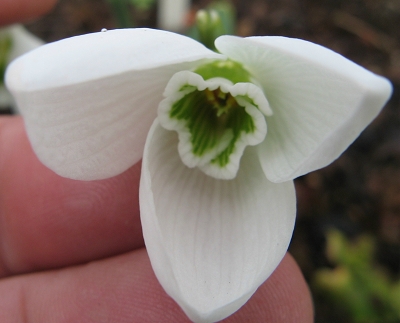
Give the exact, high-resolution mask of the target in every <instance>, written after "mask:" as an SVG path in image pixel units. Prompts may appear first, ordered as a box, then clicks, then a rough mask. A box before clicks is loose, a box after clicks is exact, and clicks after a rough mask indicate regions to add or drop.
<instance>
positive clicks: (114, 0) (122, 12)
mask: <svg viewBox="0 0 400 323" xmlns="http://www.w3.org/2000/svg"><path fill="white" fill-rule="evenodd" d="M107 2H108V3H109V4H110V6H111V10H112V12H113V15H114V17H115V19H116V21H117V23H118V27H120V28H129V27H133V26H134V25H135V23H134V21H133V18H132V15H131V13H130V2H129V1H127V0H107Z"/></svg>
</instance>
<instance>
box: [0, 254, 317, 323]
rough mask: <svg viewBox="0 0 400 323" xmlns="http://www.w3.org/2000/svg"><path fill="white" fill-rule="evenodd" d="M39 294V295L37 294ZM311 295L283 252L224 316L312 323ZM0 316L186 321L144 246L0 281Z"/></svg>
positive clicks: (234, 322) (84, 321)
mask: <svg viewBox="0 0 400 323" xmlns="http://www.w3.org/2000/svg"><path fill="white" fill-rule="evenodd" d="M38 296H40V297H38ZM312 317H313V314H312V305H311V298H310V294H309V291H308V288H307V285H306V284H305V282H304V278H303V276H302V275H301V273H300V271H299V269H298V267H297V265H296V263H295V262H294V260H293V259H292V258H291V257H290V256H286V257H285V258H284V260H283V261H282V263H281V264H280V265H279V267H278V268H277V269H276V271H275V272H274V273H273V274H272V276H271V277H270V278H269V279H268V280H267V281H266V282H265V283H264V284H263V285H262V286H261V287H260V288H259V289H258V291H257V292H256V293H255V294H254V296H253V297H252V298H251V299H250V300H249V302H248V303H247V304H246V305H244V306H243V307H242V308H241V309H240V310H239V311H238V312H237V313H235V314H233V315H232V316H231V317H229V318H228V319H226V320H224V321H223V322H226V323H239V322H252V323H261V322H268V323H278V322H279V323H282V322H296V323H311V322H312V320H313V318H312ZM0 321H1V322H40V323H50V322H58V323H64V322H80V323H89V322H130V323H136V322H137V323H139V322H140V323H147V322H149V323H150V322H152V323H153V322H163V323H169V322H171V323H172V322H173V323H183V322H185V323H187V322H190V321H189V320H188V319H187V318H186V316H185V315H184V314H183V312H182V311H181V310H180V309H179V308H178V306H177V305H176V303H175V302H174V301H173V300H172V299H171V298H169V297H168V296H167V295H166V294H165V292H164V291H163V290H162V288H161V286H160V285H159V284H158V282H157V280H156V278H155V276H154V274H153V271H152V270H151V267H150V262H149V259H148V257H147V254H146V252H145V250H144V249H141V250H137V251H135V252H132V253H129V254H126V255H123V256H119V257H115V258H111V259H108V260H103V261H99V262H95V263H91V264H88V265H86V266H81V267H76V268H70V269H65V270H61V271H54V272H47V273H40V274H34V275H29V276H26V277H16V278H11V279H8V280H6V281H4V282H2V283H0Z"/></svg>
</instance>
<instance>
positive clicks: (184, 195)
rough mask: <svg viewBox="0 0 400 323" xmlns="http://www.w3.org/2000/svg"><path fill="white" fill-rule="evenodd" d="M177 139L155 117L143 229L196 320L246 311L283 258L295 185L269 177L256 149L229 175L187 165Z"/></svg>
mask: <svg viewBox="0 0 400 323" xmlns="http://www.w3.org/2000/svg"><path fill="white" fill-rule="evenodd" d="M177 143H178V138H177V135H176V133H175V132H172V131H167V130H165V129H164V128H162V127H161V126H160V125H159V123H158V120H156V121H155V123H154V124H153V126H152V128H151V129H150V132H149V135H148V138H147V141H146V146H145V152H144V155H143V164H142V165H143V166H142V178H141V183H140V208H141V218H142V227H143V234H144V238H145V242H146V247H147V251H148V253H149V256H150V260H151V263H152V266H153V269H154V271H155V273H156V275H157V278H158V279H159V281H160V283H161V285H162V286H163V287H164V289H165V290H166V292H167V293H168V294H169V295H170V296H171V297H172V298H174V299H175V301H176V302H177V303H178V304H179V305H180V306H181V307H182V309H183V310H184V311H185V312H186V314H187V315H188V316H189V317H190V318H191V319H192V320H193V321H194V322H216V321H219V320H221V319H223V318H225V317H227V316H229V315H230V314H232V313H233V312H235V311H236V310H237V309H239V308H240V307H241V306H242V305H243V304H244V303H245V302H246V301H247V300H248V299H249V298H250V296H251V295H252V294H253V293H254V292H255V291H256V289H257V288H258V287H259V286H260V285H261V284H262V283H263V282H264V281H265V280H266V279H267V278H268V276H269V275H270V274H271V273H272V272H273V271H274V269H275V268H276V267H277V265H278V264H279V262H280V261H281V259H282V257H283V256H284V254H285V252H286V249H287V247H288V244H289V241H290V238H291V235H292V231H293V225H294V219H295V203H296V202H295V194H294V187H293V183H292V181H289V182H286V183H280V184H274V183H271V182H269V181H268V180H267V179H266V178H265V176H264V174H263V172H262V169H261V167H260V164H259V162H258V160H257V158H256V156H255V150H254V149H249V148H248V149H247V150H246V153H245V154H244V156H243V160H242V163H241V167H240V170H239V172H238V176H237V177H236V178H235V179H234V180H229V181H227V180H216V179H214V178H211V177H209V176H206V175H204V174H203V173H202V172H201V171H199V170H196V169H189V168H187V167H186V166H184V165H183V163H182V162H181V160H180V158H179V155H178V151H177Z"/></svg>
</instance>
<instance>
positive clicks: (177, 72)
mask: <svg viewBox="0 0 400 323" xmlns="http://www.w3.org/2000/svg"><path fill="white" fill-rule="evenodd" d="M216 48H217V49H218V51H219V53H215V52H213V51H210V50H208V49H207V48H205V47H204V46H203V45H201V44H200V43H198V42H196V41H194V40H192V39H189V38H187V37H184V36H180V35H177V34H174V33H170V32H165V31H158V30H151V29H124V30H113V31H106V32H100V33H94V34H89V35H84V36H78V37H73V38H70V39H66V40H62V41H59V42H56V43H52V44H48V45H45V46H42V47H40V48H39V49H37V50H35V51H33V52H31V53H29V54H27V55H25V56H23V57H21V58H20V59H17V60H16V61H14V63H13V64H11V66H10V67H9V69H8V71H7V75H6V81H7V85H8V87H9V89H10V91H11V92H12V93H13V94H14V96H15V98H16V101H17V103H18V106H19V108H20V109H21V113H22V115H23V116H24V119H25V124H26V129H27V133H28V135H29V138H30V141H31V143H32V146H33V149H34V150H35V152H36V154H37V155H38V157H39V159H40V160H41V161H42V162H43V163H44V164H45V165H47V166H48V167H49V168H51V169H52V170H53V171H55V172H56V173H58V174H59V175H61V176H65V177H69V178H73V179H80V180H97V179H103V178H107V177H111V176H115V175H117V174H119V173H121V172H123V171H125V170H126V169H128V168H129V167H130V166H132V165H133V164H135V163H136V162H138V161H139V160H140V159H141V158H143V162H142V177H141V183H140V208H141V218H142V224H143V234H144V238H145V242H146V247H147V250H148V253H149V257H150V260H151V263H152V266H153V269H154V272H155V274H156V276H157V278H158V279H159V281H160V283H161V285H162V286H163V287H164V289H165V290H166V292H167V293H168V294H169V295H170V296H171V297H172V298H173V299H175V301H176V302H177V303H178V304H179V305H180V306H181V307H182V309H183V310H184V311H185V313H186V314H187V315H188V316H189V317H190V319H191V320H193V321H194V322H215V321H218V320H221V319H223V318H225V317H227V316H229V315H230V314H232V313H233V312H235V311H236V310H237V309H239V308H240V307H241V306H242V305H243V304H244V303H245V302H246V301H247V300H248V299H249V298H250V297H251V295H252V294H253V293H254V292H255V291H256V289H257V288H258V287H259V286H260V284H262V283H263V282H264V281H265V280H266V279H267V278H268V277H269V276H270V275H271V273H272V272H273V271H274V269H275V268H276V267H277V266H278V264H279V262H280V261H281V259H282V257H283V256H284V254H285V252H286V250H287V247H288V245H289V241H290V239H291V235H292V231H293V226H294V220H295V213H296V200H295V191H294V186H293V179H294V178H296V177H298V176H300V175H303V174H306V173H308V172H310V171H313V170H315V169H318V168H321V167H324V166H326V165H327V164H329V163H330V162H332V161H333V160H334V159H335V158H337V157H338V156H339V155H340V154H341V153H342V152H343V151H344V150H345V149H346V148H347V147H348V146H349V145H350V144H351V143H352V142H353V141H354V139H355V138H356V137H357V136H358V135H359V134H360V132H361V131H362V130H363V129H364V128H365V127H366V126H367V125H368V124H369V123H370V122H371V120H373V119H374V118H375V117H376V115H377V114H378V113H379V111H380V109H381V108H382V106H383V105H384V104H385V103H386V101H387V100H388V98H389V96H390V94H391V85H390V83H389V82H388V81H387V80H386V79H384V78H382V77H379V76H377V75H374V74H373V73H371V72H369V71H367V70H365V69H364V68H362V67H360V66H358V65H356V64H354V63H352V62H350V61H349V60H347V59H345V58H344V57H342V56H340V55H338V54H336V53H334V52H332V51H330V50H328V49H326V48H323V47H321V46H318V45H315V44H312V43H310V42H307V41H303V40H298V39H290V38H284V37H250V38H239V37H234V36H222V37H219V38H218V39H217V40H216Z"/></svg>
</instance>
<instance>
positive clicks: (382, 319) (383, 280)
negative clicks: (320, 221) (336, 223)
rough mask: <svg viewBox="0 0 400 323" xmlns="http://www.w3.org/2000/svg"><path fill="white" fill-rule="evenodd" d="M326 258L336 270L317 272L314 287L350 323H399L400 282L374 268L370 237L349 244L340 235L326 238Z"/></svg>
mask: <svg viewBox="0 0 400 323" xmlns="http://www.w3.org/2000/svg"><path fill="white" fill-rule="evenodd" d="M326 252H327V257H328V258H329V260H330V261H331V262H332V264H334V265H335V267H334V268H333V269H328V268H323V269H319V270H317V271H316V273H315V276H314V279H313V287H314V288H315V290H316V291H318V292H319V293H320V295H321V297H326V298H329V300H330V301H332V302H333V304H334V305H335V306H336V307H337V308H338V309H339V310H340V311H343V312H345V313H347V315H348V316H349V320H351V322H360V323H375V322H376V323H378V322H379V323H389V322H399V321H400V280H397V281H394V280H393V279H391V278H390V277H389V276H388V275H387V274H386V273H385V272H384V271H383V270H382V269H380V268H378V267H376V266H375V265H374V264H375V263H376V262H375V261H374V254H375V241H374V239H373V238H372V237H371V236H368V235H363V236H360V237H359V238H358V239H357V240H356V241H350V240H348V239H347V238H346V237H345V236H344V235H343V234H342V233H341V232H339V231H330V232H329V233H328V234H327V251H326Z"/></svg>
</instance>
